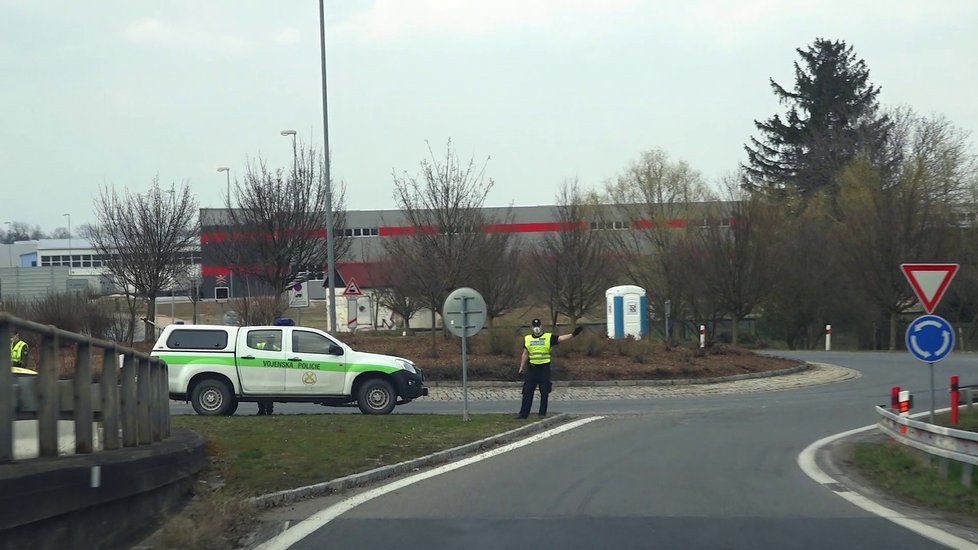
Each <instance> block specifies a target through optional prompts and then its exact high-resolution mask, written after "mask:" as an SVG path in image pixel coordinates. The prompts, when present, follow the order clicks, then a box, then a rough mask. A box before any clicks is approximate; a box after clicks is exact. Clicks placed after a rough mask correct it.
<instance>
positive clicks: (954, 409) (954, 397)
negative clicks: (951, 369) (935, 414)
mask: <svg viewBox="0 0 978 550" xmlns="http://www.w3.org/2000/svg"><path fill="white" fill-rule="evenodd" d="M951 425H952V426H957V425H958V375H956V374H955V375H953V376H951Z"/></svg>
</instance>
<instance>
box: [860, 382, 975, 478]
mask: <svg viewBox="0 0 978 550" xmlns="http://www.w3.org/2000/svg"><path fill="white" fill-rule="evenodd" d="M969 403H970V396H969ZM876 412H878V413H879V414H880V416H881V417H882V418H880V421H879V424H878V426H879V429H880V431H882V432H883V433H885V434H887V435H889V436H890V437H891V438H893V439H894V440H895V441H897V442H899V443H902V444H903V445H907V446H909V447H913V448H915V449H919V450H921V451H923V452H925V453H927V454H929V455H932V456H935V457H940V458H943V459H945V460H944V461H942V462H941V463H940V470H941V473H942V475H946V474H947V460H954V461H956V462H960V463H961V464H962V471H961V481H962V483H964V484H965V485H967V486H969V487H970V486H971V479H972V470H973V468H974V466H975V465H978V433H975V432H969V431H965V430H956V429H954V428H946V427H944V426H936V425H934V424H928V423H927V422H920V421H919V420H913V419H911V418H909V417H905V416H900V415H899V414H896V413H894V412H892V411H890V410H888V409H886V408H885V407H882V406H879V405H877V406H876Z"/></svg>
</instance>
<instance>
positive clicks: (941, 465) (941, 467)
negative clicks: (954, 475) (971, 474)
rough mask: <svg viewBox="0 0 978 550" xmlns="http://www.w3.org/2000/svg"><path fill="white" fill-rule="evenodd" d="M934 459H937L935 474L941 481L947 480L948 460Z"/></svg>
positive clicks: (942, 458)
mask: <svg viewBox="0 0 978 550" xmlns="http://www.w3.org/2000/svg"><path fill="white" fill-rule="evenodd" d="M935 458H936V459H937V474H938V475H939V476H941V479H947V469H948V462H949V461H948V459H946V458H944V457H942V456H941V457H935Z"/></svg>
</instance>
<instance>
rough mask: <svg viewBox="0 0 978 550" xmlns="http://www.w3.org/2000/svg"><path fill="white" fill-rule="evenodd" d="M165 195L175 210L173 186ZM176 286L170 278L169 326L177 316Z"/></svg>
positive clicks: (174, 260)
mask: <svg viewBox="0 0 978 550" xmlns="http://www.w3.org/2000/svg"><path fill="white" fill-rule="evenodd" d="M167 193H169V194H170V208H171V209H173V210H175V206H174V205H175V204H176V190H175V189H173V186H172V185H171V186H170V189H169V190H168V191H167ZM176 261H177V259H176V258H173V262H174V263H176ZM173 273H176V268H174V270H173ZM176 284H177V278H176V276H174V277H172V278H171V279H170V324H171V325H172V324H173V323H174V321H175V320H176V316H177V315H176V309H175V307H174V303H173V302H174V301H175V298H176V296H175V294H174V291H173V287H175V286H176Z"/></svg>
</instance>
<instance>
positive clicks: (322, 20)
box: [319, 0, 337, 332]
mask: <svg viewBox="0 0 978 550" xmlns="http://www.w3.org/2000/svg"><path fill="white" fill-rule="evenodd" d="M319 51H320V60H321V61H322V75H323V156H324V157H325V161H326V163H325V169H324V176H325V177H326V258H327V260H326V262H327V264H328V266H327V267H328V269H329V274H328V277H329V328H330V329H331V330H332V331H333V332H337V328H336V275H335V273H336V257H335V255H334V252H333V229H334V228H333V183H332V182H331V181H330V179H329V111H328V110H327V108H326V106H327V104H326V12H325V8H323V0H319Z"/></svg>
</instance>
